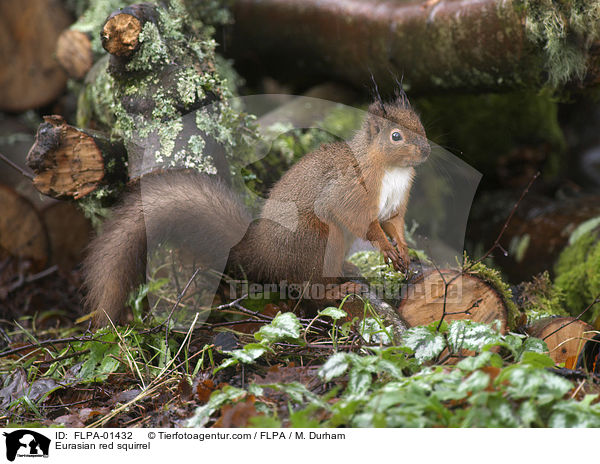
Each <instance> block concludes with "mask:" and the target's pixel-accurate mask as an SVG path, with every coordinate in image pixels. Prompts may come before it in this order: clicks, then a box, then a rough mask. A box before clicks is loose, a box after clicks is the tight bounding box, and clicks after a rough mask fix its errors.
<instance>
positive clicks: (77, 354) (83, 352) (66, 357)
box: [33, 350, 91, 366]
mask: <svg viewBox="0 0 600 464" xmlns="http://www.w3.org/2000/svg"><path fill="white" fill-rule="evenodd" d="M90 351H91V350H83V351H76V352H75V353H71V354H66V355H64V356H59V357H58V358H54V359H52V360H50V361H34V363H33V364H35V365H37V366H46V365H50V364H54V363H55V362H58V361H64V360H65V359H70V358H74V357H76V356H80V355H82V354H87V353H89V352H90Z"/></svg>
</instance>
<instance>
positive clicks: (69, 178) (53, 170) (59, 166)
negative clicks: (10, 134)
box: [27, 116, 126, 199]
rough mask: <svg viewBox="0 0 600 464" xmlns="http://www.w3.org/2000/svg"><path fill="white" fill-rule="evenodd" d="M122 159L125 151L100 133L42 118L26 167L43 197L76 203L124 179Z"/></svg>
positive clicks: (49, 118) (53, 119)
mask: <svg viewBox="0 0 600 464" xmlns="http://www.w3.org/2000/svg"><path fill="white" fill-rule="evenodd" d="M125 159H126V155H125V148H124V147H123V146H122V145H121V144H119V143H114V142H111V141H109V140H108V138H107V137H106V136H104V135H102V134H101V133H98V132H92V131H84V130H82V129H78V128H76V127H73V126H70V125H68V124H67V123H66V122H65V120H64V119H63V118H62V117H61V116H44V122H43V123H42V124H40V127H39V128H38V132H37V135H36V141H35V143H34V145H33V147H31V150H30V151H29V154H28V155H27V165H28V166H29V167H30V168H31V169H32V170H33V171H34V173H35V178H34V179H33V183H34V185H35V187H36V188H37V189H38V190H39V191H40V192H42V193H43V194H45V195H49V196H51V197H54V198H59V199H67V198H75V199H79V198H81V197H83V196H85V195H87V194H88V193H90V192H92V191H94V190H95V189H96V188H98V187H99V186H100V185H105V184H107V183H109V182H111V181H116V180H114V179H117V178H118V179H122V180H123V179H126V177H125V176H126V174H125V173H126V169H125V167H124V166H125ZM113 178H114V179H113Z"/></svg>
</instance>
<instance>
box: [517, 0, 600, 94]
mask: <svg viewBox="0 0 600 464" xmlns="http://www.w3.org/2000/svg"><path fill="white" fill-rule="evenodd" d="M515 7H516V8H517V9H521V10H522V11H524V13H525V30H526V33H527V37H528V38H529V39H530V40H531V41H533V42H534V43H536V44H538V45H540V46H541V47H542V48H543V53H544V57H545V59H544V68H545V71H546V73H547V76H548V83H549V84H550V86H551V87H554V88H556V87H559V86H561V85H563V84H565V83H567V82H569V81H571V80H579V81H581V80H582V79H583V78H584V77H585V75H586V71H587V69H588V63H589V60H590V50H591V48H592V46H593V44H594V42H595V41H597V40H598V38H600V2H599V1H597V0H591V1H590V0H517V1H515Z"/></svg>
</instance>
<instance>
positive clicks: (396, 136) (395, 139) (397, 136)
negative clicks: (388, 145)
mask: <svg viewBox="0 0 600 464" xmlns="http://www.w3.org/2000/svg"><path fill="white" fill-rule="evenodd" d="M390 139H392V142H400V140H402V134H401V133H400V132H399V131H397V130H395V131H394V132H392V135H390Z"/></svg>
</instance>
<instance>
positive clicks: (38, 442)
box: [4, 430, 51, 462]
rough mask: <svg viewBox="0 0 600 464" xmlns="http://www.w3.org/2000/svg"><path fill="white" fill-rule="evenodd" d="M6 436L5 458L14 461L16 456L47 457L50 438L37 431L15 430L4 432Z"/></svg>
mask: <svg viewBox="0 0 600 464" xmlns="http://www.w3.org/2000/svg"><path fill="white" fill-rule="evenodd" d="M4 436H5V437H6V459H8V460H9V461H11V462H12V461H14V460H15V458H16V457H17V456H19V457H28V458H40V457H45V458H47V457H48V451H49V450H50V442H51V440H50V439H49V438H48V437H46V436H44V435H42V434H41V433H39V432H33V431H31V430H16V431H14V432H11V433H6V432H4Z"/></svg>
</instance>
